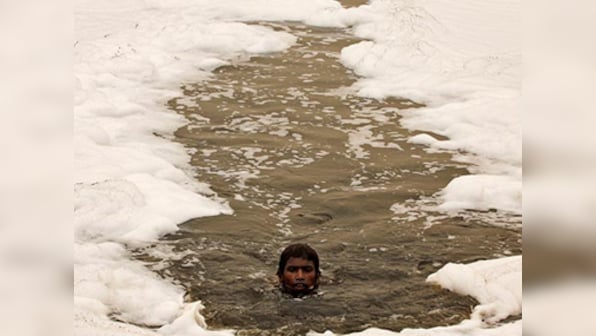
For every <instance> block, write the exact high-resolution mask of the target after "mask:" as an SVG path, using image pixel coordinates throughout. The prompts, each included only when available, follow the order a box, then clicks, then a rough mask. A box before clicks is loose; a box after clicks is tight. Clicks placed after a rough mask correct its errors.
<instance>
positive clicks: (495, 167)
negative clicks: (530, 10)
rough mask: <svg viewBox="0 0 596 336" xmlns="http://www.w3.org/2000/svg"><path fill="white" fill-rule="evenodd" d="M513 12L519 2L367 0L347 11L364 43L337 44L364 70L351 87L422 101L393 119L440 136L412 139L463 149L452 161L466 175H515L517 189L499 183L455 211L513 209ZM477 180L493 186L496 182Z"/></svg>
mask: <svg viewBox="0 0 596 336" xmlns="http://www.w3.org/2000/svg"><path fill="white" fill-rule="evenodd" d="M519 9H520V2H519V1H517V0H508V1H488V2H487V1H483V2H476V1H458V2H457V3H453V2H452V1H445V0H429V1H422V2H421V1H412V0H396V1H385V0H373V1H371V2H370V5H368V6H362V7H360V8H358V9H355V10H354V11H355V12H357V13H358V18H359V21H358V22H356V23H355V28H354V30H355V33H356V34H357V35H358V36H360V37H363V38H368V39H370V41H364V42H360V43H357V44H355V45H352V46H349V47H347V48H344V49H343V50H342V54H341V61H342V62H343V64H344V65H346V66H347V67H350V68H352V69H354V71H355V72H356V73H357V74H358V75H360V76H363V77H364V78H362V79H360V80H359V81H358V82H357V83H356V84H355V85H354V88H355V89H356V90H358V93H359V94H360V95H362V96H368V97H374V98H384V97H387V96H397V97H404V98H409V99H412V100H414V101H417V102H421V103H424V104H426V107H424V108H417V109H411V110H407V111H401V112H400V113H401V114H402V115H403V117H404V118H402V119H401V123H402V124H403V125H404V126H406V127H408V128H410V129H413V130H422V131H432V132H434V133H436V134H440V135H443V136H446V137H448V139H447V140H443V141H438V140H436V139H430V138H429V137H425V138H421V136H416V137H415V138H414V139H412V140H411V142H412V143H417V144H426V145H429V146H431V148H434V149H447V150H452V151H461V150H464V151H465V153H464V154H459V155H457V156H456V159H458V160H461V161H464V162H467V163H470V164H472V165H473V166H472V168H471V172H472V173H474V174H491V175H497V176H502V177H503V179H506V180H511V179H513V180H517V181H518V182H519V183H517V184H516V185H517V186H518V187H519V188H513V187H511V188H506V189H507V190H501V192H500V193H498V194H496V195H495V196H494V198H495V199H496V200H494V201H493V200H490V198H491V197H493V196H491V195H489V194H487V195H485V196H484V197H483V198H482V199H479V201H480V202H484V204H478V205H475V206H471V207H470V205H469V202H470V201H471V199H470V198H469V197H468V198H466V202H461V203H460V205H461V208H462V209H464V208H482V207H485V205H486V204H485V203H490V204H491V205H492V206H495V207H496V208H497V209H504V210H507V211H516V212H519V211H520V209H521V206H519V205H518V206H515V205H513V204H515V203H518V204H519V194H520V192H521V122H520V113H519V111H520V107H519V105H520V102H519V101H520V99H519V96H520V95H519V85H520V77H521V76H520V73H521V71H520V69H521V67H520V66H521V56H520V55H521V48H520V43H519V36H518V35H519V31H520V22H519V21H520V20H519V17H518V16H519ZM476 182H477V183H485V182H486V183H488V184H487V188H492V187H493V182H494V181H493V180H491V179H482V178H478V179H477V180H476ZM510 185H512V184H510ZM457 189H458V188H457V184H453V185H451V187H450V188H449V189H448V190H444V191H443V194H444V195H445V199H446V200H451V199H457V198H458V196H461V195H463V194H465V192H461V191H459V190H457ZM450 194H451V195H450ZM504 198H509V199H508V200H504ZM455 205H456V203H453V202H451V203H450V205H449V206H448V208H449V209H450V210H454V206H455Z"/></svg>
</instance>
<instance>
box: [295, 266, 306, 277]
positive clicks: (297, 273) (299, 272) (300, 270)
mask: <svg viewBox="0 0 596 336" xmlns="http://www.w3.org/2000/svg"><path fill="white" fill-rule="evenodd" d="M296 279H304V271H302V269H301V268H299V269H298V272H296Z"/></svg>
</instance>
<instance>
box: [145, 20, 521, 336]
mask: <svg viewBox="0 0 596 336" xmlns="http://www.w3.org/2000/svg"><path fill="white" fill-rule="evenodd" d="M250 24H259V25H264V26H267V27H270V28H273V29H277V30H283V31H286V32H289V33H291V34H294V35H295V36H297V37H298V41H297V43H296V44H295V45H293V46H292V47H291V48H290V49H289V50H286V51H284V52H280V53H272V54H266V55H260V56H255V57H252V58H250V59H248V60H242V61H238V62H234V63H233V64H231V65H226V66H222V67H220V68H218V69H216V70H215V71H214V75H213V76H212V78H210V79H208V80H207V81H203V82H200V83H185V84H184V86H183V92H184V95H183V96H181V97H179V98H175V99H172V100H171V101H170V102H169V107H170V108H171V109H172V110H174V111H176V112H177V113H181V114H183V115H184V116H185V117H186V118H187V119H188V120H189V124H188V125H186V126H185V127H182V128H180V129H179V130H178V131H177V132H176V133H175V136H176V141H179V142H181V143H183V144H184V145H185V146H186V147H187V148H188V149H189V151H191V152H192V153H193V155H192V161H191V163H192V166H193V168H194V169H195V171H194V173H195V174H196V177H197V179H198V180H199V181H201V182H205V183H208V184H209V185H210V187H211V189H212V190H213V191H214V192H215V193H217V195H218V197H220V198H223V199H226V200H227V201H228V202H229V203H230V206H231V207H232V208H233V209H234V214H233V215H222V216H217V217H207V218H198V219H194V220H191V221H189V222H187V223H184V224H183V225H181V226H180V231H179V232H177V233H176V234H172V235H169V236H167V237H165V238H164V239H162V241H161V242H160V244H161V246H162V247H161V248H163V246H167V247H168V248H169V249H170V250H171V251H173V252H174V253H176V255H177V256H178V257H177V258H174V259H172V258H170V259H168V260H161V259H160V258H159V257H157V256H155V255H154V256H150V253H148V252H147V251H148V250H149V249H145V250H144V252H143V251H139V252H138V254H139V258H141V259H143V260H145V261H147V262H150V263H152V264H153V265H154V266H153V269H155V270H156V271H157V272H158V273H160V274H161V275H163V276H164V277H167V278H169V279H172V280H173V281H175V282H176V283H178V284H179V285H180V286H183V287H184V288H185V289H186V291H187V293H188V294H187V300H188V301H193V300H199V299H200V300H201V301H202V302H203V304H204V305H205V307H206V308H205V309H204V310H203V312H202V313H203V315H204V316H205V318H206V320H207V324H208V325H209V327H210V328H213V329H221V328H225V329H235V330H238V335H304V334H305V333H306V332H308V331H309V330H315V331H318V332H322V331H325V330H327V329H330V330H333V331H334V332H339V333H346V332H352V331H358V330H363V329H365V328H368V327H371V326H374V327H380V328H385V329H390V330H395V331H399V330H401V329H403V328H406V327H433V326H439V325H451V324H457V323H459V322H460V321H461V320H464V319H466V318H468V317H469V314H470V312H471V308H472V307H473V306H474V305H475V304H477V303H476V302H475V300H474V299H472V298H470V297H463V296H460V295H457V294H454V293H451V292H449V291H447V290H444V289H441V288H439V287H438V286H434V285H431V284H428V283H426V282H425V278H426V277H427V276H428V275H429V274H431V273H432V272H435V271H437V270H438V269H439V268H440V267H442V266H443V265H444V264H445V263H447V262H461V263H466V262H471V261H475V260H480V259H490V258H495V257H501V256H505V255H512V254H521V229H520V226H519V225H517V224H519V222H520V221H521V219H520V218H517V217H511V218H505V219H503V215H495V214H494V213H492V212H487V213H472V212H470V214H469V215H461V216H457V217H453V216H447V215H444V214H441V213H438V212H435V211H434V210H432V209H433V208H432V205H433V202H434V198H433V197H432V196H433V194H435V193H437V192H438V191H440V190H441V189H442V188H443V187H445V185H446V184H447V183H448V182H449V181H450V180H451V179H453V178H454V177H457V176H460V175H463V174H467V173H468V171H467V170H466V166H465V165H463V164H461V163H458V162H454V161H452V153H429V152H427V151H425V149H424V147H423V146H421V145H413V144H410V143H408V142H407V140H408V138H409V137H411V136H413V135H415V134H416V132H412V131H409V130H407V129H405V128H403V127H401V126H400V114H399V112H400V111H402V110H405V109H412V108H417V107H419V106H421V105H420V104H418V103H417V102H414V101H410V100H407V99H397V98H389V99H385V100H382V101H379V100H375V99H367V98H362V97H358V96H356V95H355V93H354V92H352V91H351V90H350V89H349V87H350V86H351V85H352V84H353V83H354V82H355V81H356V80H357V79H358V78H357V76H356V75H355V74H354V73H352V72H351V71H350V70H349V69H347V68H345V67H343V66H342V65H341V63H340V61H339V55H340V51H341V49H342V48H344V47H346V46H348V45H350V44H353V43H357V42H359V40H358V39H356V38H355V37H354V36H353V35H351V34H350V33H349V31H347V30H346V29H335V28H318V27H310V26H306V25H304V24H299V23H288V22H280V23H271V22H252V23H250ZM433 136H435V137H437V138H441V137H440V136H439V135H436V134H434V135H433ZM505 217H506V216H505ZM495 221H499V222H505V223H506V225H503V224H502V223H501V225H495ZM293 242H306V243H308V244H310V245H311V246H313V247H314V248H315V249H316V250H317V251H318V253H319V255H320V258H321V271H322V284H321V286H320V290H319V294H318V295H316V296H313V297H308V298H305V299H302V300H295V299H288V298H286V297H283V296H281V295H280V294H279V293H278V290H277V289H276V279H275V275H274V274H275V272H276V267H277V262H278V258H279V253H280V252H281V250H282V249H283V248H284V247H285V246H286V245H288V244H290V243H293ZM154 247H155V246H153V247H151V248H154ZM157 265H159V266H157Z"/></svg>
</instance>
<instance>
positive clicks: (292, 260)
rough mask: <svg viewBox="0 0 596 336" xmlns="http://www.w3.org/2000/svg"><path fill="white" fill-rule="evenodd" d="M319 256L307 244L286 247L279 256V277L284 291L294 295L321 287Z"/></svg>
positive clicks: (310, 291)
mask: <svg viewBox="0 0 596 336" xmlns="http://www.w3.org/2000/svg"><path fill="white" fill-rule="evenodd" d="M320 276H321V271H320V270H319V256H318V255H317V252H316V251H315V250H314V249H313V248H312V247H310V246H308V245H307V244H292V245H289V246H288V247H286V248H285V249H284V250H283V252H282V253H281V256H280V258H279V266H278V268H277V277H278V278H279V288H280V290H281V291H282V292H283V293H287V294H290V295H292V296H293V297H302V296H305V295H308V294H312V293H314V292H315V291H316V289H317V288H318V287H319V277H320Z"/></svg>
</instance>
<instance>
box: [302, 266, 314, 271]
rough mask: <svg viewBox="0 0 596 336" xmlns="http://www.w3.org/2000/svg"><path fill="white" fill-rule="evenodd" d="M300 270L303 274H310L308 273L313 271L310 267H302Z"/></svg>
mask: <svg viewBox="0 0 596 336" xmlns="http://www.w3.org/2000/svg"><path fill="white" fill-rule="evenodd" d="M302 270H303V271H304V272H307V273H310V272H312V270H313V269H312V267H310V266H306V267H303V268H302Z"/></svg>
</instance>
